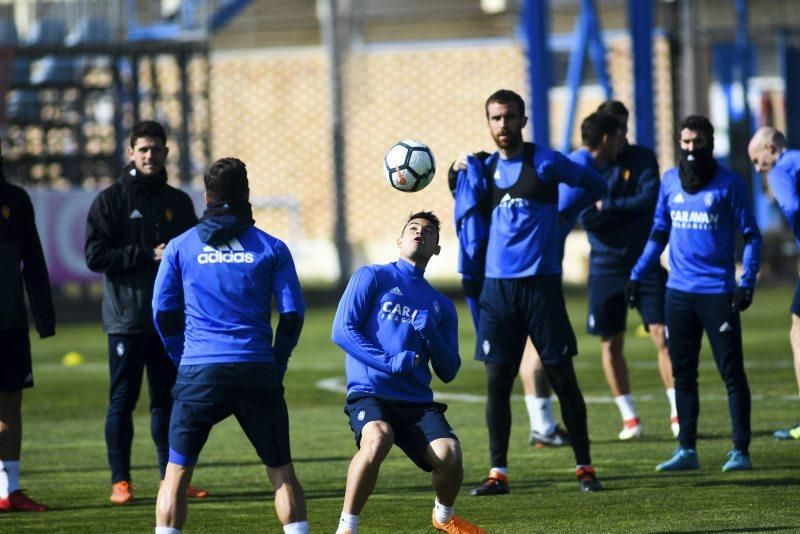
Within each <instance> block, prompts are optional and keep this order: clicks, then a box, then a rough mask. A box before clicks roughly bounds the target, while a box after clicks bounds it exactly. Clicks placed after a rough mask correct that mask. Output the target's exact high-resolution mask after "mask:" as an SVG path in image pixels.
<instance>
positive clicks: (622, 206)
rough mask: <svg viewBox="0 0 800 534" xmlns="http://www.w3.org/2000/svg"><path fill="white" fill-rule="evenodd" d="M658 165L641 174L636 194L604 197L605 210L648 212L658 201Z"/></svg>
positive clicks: (611, 211)
mask: <svg viewBox="0 0 800 534" xmlns="http://www.w3.org/2000/svg"><path fill="white" fill-rule="evenodd" d="M625 170H627V169H625ZM660 186H661V180H659V178H658V166H656V167H655V168H652V167H650V168H648V169H646V170H645V171H644V172H642V174H640V175H639V182H638V184H637V188H636V194H635V195H632V196H628V197H619V198H604V199H603V211H605V212H608V213H619V212H624V213H647V212H649V211H650V210H652V209H653V206H654V205H655V203H656V202H658V189H659V187H660Z"/></svg>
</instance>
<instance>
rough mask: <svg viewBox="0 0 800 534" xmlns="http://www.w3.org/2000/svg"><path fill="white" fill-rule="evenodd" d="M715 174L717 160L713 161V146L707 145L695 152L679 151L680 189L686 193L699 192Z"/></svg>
mask: <svg viewBox="0 0 800 534" xmlns="http://www.w3.org/2000/svg"><path fill="white" fill-rule="evenodd" d="M716 172H717V160H715V159H714V146H713V145H711V144H708V145H706V146H704V147H703V148H700V149H697V150H691V151H690V150H681V161H680V164H679V166H678V173H679V174H680V177H681V187H683V190H684V191H686V192H687V193H690V194H694V193H697V192H698V191H700V190H701V189H702V188H703V187H705V186H706V184H708V182H710V181H711V179H712V178H713V177H714V174H716Z"/></svg>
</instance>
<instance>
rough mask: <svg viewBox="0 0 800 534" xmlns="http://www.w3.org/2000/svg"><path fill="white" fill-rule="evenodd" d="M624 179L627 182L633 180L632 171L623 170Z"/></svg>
mask: <svg viewBox="0 0 800 534" xmlns="http://www.w3.org/2000/svg"><path fill="white" fill-rule="evenodd" d="M622 179H623V180H625V181H626V182H627V181H628V180H630V179H631V170H630V169H623V170H622Z"/></svg>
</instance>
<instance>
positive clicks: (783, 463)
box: [0, 288, 800, 533]
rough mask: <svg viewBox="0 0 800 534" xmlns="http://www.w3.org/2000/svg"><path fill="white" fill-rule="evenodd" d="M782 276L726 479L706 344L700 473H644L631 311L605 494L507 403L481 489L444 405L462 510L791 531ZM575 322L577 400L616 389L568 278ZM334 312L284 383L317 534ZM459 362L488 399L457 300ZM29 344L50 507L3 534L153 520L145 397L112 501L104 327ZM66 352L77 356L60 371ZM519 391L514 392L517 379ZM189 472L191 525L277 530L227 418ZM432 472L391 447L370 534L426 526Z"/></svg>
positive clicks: (339, 368) (645, 355) (790, 384)
mask: <svg viewBox="0 0 800 534" xmlns="http://www.w3.org/2000/svg"><path fill="white" fill-rule="evenodd" d="M790 298H791V292H790V290H789V289H788V288H782V289H760V290H759V291H758V292H757V293H756V300H755V303H754V304H753V307H752V308H751V309H750V310H748V311H747V312H746V313H745V314H744V315H743V322H744V329H745V358H746V361H747V365H748V376H749V378H750V385H751V389H752V392H753V399H754V401H753V431H754V439H753V444H752V455H753V462H754V466H755V468H754V469H753V471H751V472H746V473H731V474H727V473H726V474H723V473H721V472H720V470H719V468H720V466H721V465H722V463H723V460H724V455H725V453H726V452H727V451H728V449H729V448H730V441H729V435H730V421H729V417H728V414H727V403H726V402H725V400H724V388H723V386H722V382H721V380H720V379H719V376H718V374H717V372H716V370H715V369H714V366H713V363H712V360H711V356H710V354H709V352H708V348H707V345H704V349H703V355H702V359H701V371H700V381H701V389H700V392H701V395H702V403H701V404H702V406H701V416H700V442H699V445H698V450H699V454H700V461H701V465H702V468H701V469H700V471H699V472H694V473H690V474H678V475H664V474H657V473H655V472H654V466H655V464H656V463H658V462H660V461H663V460H664V459H666V458H667V457H668V456H669V454H670V453H671V452H672V450H673V449H674V447H675V442H674V440H673V439H672V438H671V435H670V433H669V428H668V420H667V418H668V408H667V403H666V398H665V396H664V393H663V390H662V387H661V385H660V381H659V378H658V372H657V369H656V365H655V355H654V351H653V349H652V345H651V344H650V341H649V339H648V338H645V337H642V336H639V335H637V334H636V324H635V322H634V320H633V319H635V317H632V318H631V321H630V323H629V326H630V333H629V337H628V343H627V357H628V361H629V364H630V367H631V378H632V384H633V387H634V396H635V397H636V396H638V397H639V398H640V402H638V405H637V408H638V409H639V411H640V414H641V416H642V418H643V420H644V424H645V432H646V436H645V439H643V440H642V441H640V442H635V443H621V442H618V441H617V440H616V434H617V432H618V431H619V427H620V422H619V415H618V412H617V409H616V407H615V406H614V405H613V403H606V402H590V404H589V406H588V412H589V429H590V435H591V437H592V455H593V459H594V464H595V466H596V467H597V469H598V473H599V475H600V478H601V480H602V481H603V483H604V484H605V486H606V491H604V492H601V493H598V494H591V495H585V494H581V493H579V492H578V490H577V484H576V481H575V478H574V470H573V465H574V464H573V458H572V453H571V451H570V450H569V449H545V450H542V449H534V448H532V447H530V446H529V445H528V444H527V430H528V424H527V415H526V414H525V409H524V405H523V403H522V401H521V399H517V400H515V402H514V418H515V425H514V427H513V429H512V436H511V449H510V454H509V463H510V476H511V483H512V493H511V494H510V495H508V496H503V497H497V498H483V499H477V498H473V497H470V496H469V495H468V490H469V488H470V487H472V486H474V485H476V484H477V483H479V482H480V481H481V479H482V478H483V477H484V476H485V474H486V470H487V468H488V465H487V462H488V446H487V433H486V427H485V424H484V415H483V410H484V406H483V404H480V403H466V402H456V401H453V402H450V409H449V410H448V412H447V416H448V419H449V420H450V422H451V423H452V425H453V426H454V428H455V429H456V431H457V433H458V435H459V437H460V439H461V442H462V444H463V449H464V462H465V481H464V491H463V492H462V496H461V498H460V499H459V501H458V503H457V509H458V512H459V514H462V515H464V516H465V517H467V518H469V519H471V520H474V521H476V522H478V523H479V524H481V525H482V526H484V527H485V528H486V529H487V530H488V531H489V532H514V533H518V532H526V533H527V532H730V531H735V532H752V531H759V532H764V531H770V532H773V531H774V532H777V531H785V532H798V531H800V518H798V515H797V506H798V498H800V490H799V489H798V485H797V471H796V469H797V467H798V458H799V457H800V443H796V442H788V443H787V442H777V441H774V440H773V439H772V437H771V432H772V431H773V430H774V429H776V428H779V427H782V426H785V425H787V424H788V423H791V422H793V421H795V419H796V418H797V416H798V412H800V403H798V401H797V389H796V384H795V382H794V375H793V372H792V370H791V356H790V351H789V342H788V328H789V314H788V306H789V301H790ZM568 305H569V311H570V316H571V317H572V320H573V325H574V327H575V330H576V332H577V333H578V334H579V347H580V349H581V355H580V356H579V357H578V358H577V359H576V366H577V369H578V376H579V380H580V383H581V387H582V389H583V391H584V394H585V396H586V397H587V399H590V400H591V399H597V400H602V399H606V398H608V395H609V393H608V387H607V386H606V383H605V380H604V378H603V375H602V370H601V367H600V362H599V356H598V342H597V340H596V339H594V338H589V337H588V336H586V335H584V334H583V323H584V319H585V312H586V311H585V297H584V295H583V292H582V291H581V290H570V291H569V295H568ZM332 313H333V308H323V309H320V308H317V309H312V310H310V311H309V313H308V317H307V320H306V325H305V329H304V333H303V337H302V339H301V342H300V345H299V347H298V349H297V351H296V352H295V355H294V356H293V358H292V362H291V365H290V369H289V372H288V374H287V377H286V388H287V401H288V404H289V410H290V417H291V426H292V428H291V432H292V450H293V455H294V458H295V462H296V466H297V471H298V476H299V478H300V480H301V482H302V483H303V486H304V488H305V491H306V496H307V499H308V510H309V519H310V522H311V530H312V532H333V531H334V529H335V525H336V522H337V521H338V516H339V512H340V511H341V504H342V497H343V491H344V478H345V472H346V470H347V465H348V463H349V460H350V458H351V457H352V455H353V453H354V444H353V438H352V434H351V432H350V430H349V427H348V424H347V419H346V417H345V416H344V414H343V413H342V403H343V397H344V396H343V394H342V393H333V392H329V391H325V390H321V389H319V388H318V387H317V386H316V384H317V382H318V381H320V380H323V379H325V378H331V377H337V376H342V375H343V356H342V353H341V351H340V350H338V349H337V348H336V347H335V346H333V345H332V344H331V343H330V341H329V332H330V322H331V319H332ZM459 313H460V316H461V319H462V322H461V345H462V354H463V355H465V357H464V364H463V366H462V370H461V372H460V374H459V376H458V377H457V378H456V380H455V381H454V382H453V383H451V384H447V385H443V384H441V383H439V382H435V384H434V389H436V390H437V391H441V392H454V393H456V392H457V393H473V394H478V395H483V394H484V393H485V378H484V371H483V368H482V366H481V365H480V364H478V363H477V362H475V361H473V360H472V359H471V358H470V356H469V353H470V351H471V347H472V346H473V343H474V337H473V334H472V332H471V323H470V321H469V320H468V315H467V312H466V309H465V308H463V307H461V308H459ZM32 339H33V351H34V373H35V377H36V387H35V388H34V389H32V390H28V391H26V392H25V400H24V403H23V411H24V422H25V433H24V438H23V458H22V459H23V463H22V483H23V487H25V488H26V489H27V490H28V492H29V494H30V495H31V496H33V497H34V498H36V499H39V500H41V501H43V502H45V503H47V504H49V505H50V506H51V507H52V511H50V512H48V513H45V514H2V515H0V532H48V533H56V532H152V527H153V525H154V498H155V495H156V491H157V487H158V469H157V467H156V462H155V452H154V447H153V444H152V441H151V440H150V435H149V417H148V413H147V408H148V398H147V391H146V389H144V390H143V391H142V396H141V398H140V403H139V407H138V408H137V411H136V421H135V424H136V430H137V434H136V437H135V442H134V450H133V466H134V468H133V477H134V482H135V484H136V485H137V492H136V495H137V502H136V503H135V504H133V505H131V506H125V507H115V506H112V505H111V504H109V502H108V495H109V492H110V483H109V471H108V467H107V464H106V459H105V443H104V439H103V424H104V415H105V409H106V403H107V387H108V377H107V365H106V339H105V337H104V336H103V335H102V334H101V333H100V328H99V326H98V325H94V324H92V325H80V326H75V325H70V326H66V325H62V326H60V327H59V329H58V335H57V336H56V337H55V338H51V339H48V340H44V341H40V340H38V339H35V338H32ZM68 351H79V352H81V353H82V354H83V355H84V357H85V363H84V364H83V365H81V366H78V367H69V368H67V367H63V366H62V365H61V364H60V362H61V358H62V356H63V355H64V354H65V353H66V352H68ZM516 393H517V394H519V393H520V389H519V385H517V390H516ZM194 481H195V483H196V484H198V485H200V486H203V487H206V488H208V489H209V490H210V491H211V493H212V496H211V497H210V498H208V499H205V500H203V501H193V502H191V504H190V508H189V518H188V521H187V525H186V529H185V531H186V532H204V533H205V532H227V533H229V532H279V531H280V526H279V524H278V521H277V519H276V518H275V514H274V510H273V508H272V503H271V496H270V495H271V494H270V492H269V491H268V489H267V482H266V478H265V475H264V469H263V466H261V465H260V463H259V461H258V458H257V457H256V455H255V453H254V452H253V451H252V448H251V446H250V444H249V442H248V441H247V440H246V438H245V437H244V435H243V433H242V432H241V431H240V429H239V428H238V426H237V425H236V423H235V421H233V420H230V419H229V420H226V421H225V422H223V423H222V424H220V425H219V426H218V427H216V428H215V429H214V431H213V432H212V434H211V438H210V439H209V442H208V444H207V446H206V448H205V449H204V451H203V454H202V455H201V457H200V464H199V467H198V469H197V471H196V472H195V479H194ZM432 503H433V493H432V491H431V488H430V479H429V477H428V476H427V475H426V474H425V473H423V472H421V471H420V470H418V469H417V468H416V467H415V466H414V465H413V464H411V462H410V461H409V460H408V459H407V458H405V456H403V455H402V453H399V452H397V451H392V453H391V454H390V455H389V458H388V459H387V461H386V462H385V463H384V465H383V468H382V470H381V476H380V479H379V481H378V487H377V489H376V491H375V493H374V494H373V495H372V497H371V498H370V500H369V502H368V503H367V506H366V508H365V510H364V512H363V514H362V523H361V525H362V527H361V528H362V531H363V532H366V533H368V532H432V529H431V527H430V526H429V525H430V509H431V506H432Z"/></svg>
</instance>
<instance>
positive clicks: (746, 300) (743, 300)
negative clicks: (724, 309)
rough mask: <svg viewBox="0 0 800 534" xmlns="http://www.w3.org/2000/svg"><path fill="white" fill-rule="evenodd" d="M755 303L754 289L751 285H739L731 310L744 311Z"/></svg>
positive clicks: (734, 294)
mask: <svg viewBox="0 0 800 534" xmlns="http://www.w3.org/2000/svg"><path fill="white" fill-rule="evenodd" d="M752 303H753V290H752V289H750V288H749V287H741V286H740V287H737V288H736V291H735V292H734V293H733V300H731V311H733V312H743V311H745V310H746V309H747V308H749V307H750V304H752Z"/></svg>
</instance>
